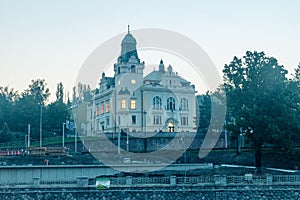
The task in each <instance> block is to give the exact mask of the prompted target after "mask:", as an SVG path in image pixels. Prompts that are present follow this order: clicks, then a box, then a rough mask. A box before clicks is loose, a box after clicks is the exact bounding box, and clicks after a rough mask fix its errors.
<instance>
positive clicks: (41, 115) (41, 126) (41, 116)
mask: <svg viewBox="0 0 300 200" xmlns="http://www.w3.org/2000/svg"><path fill="white" fill-rule="evenodd" d="M40 106H41V113H40V147H42V134H43V133H42V128H43V124H42V120H43V105H42V104H40Z"/></svg>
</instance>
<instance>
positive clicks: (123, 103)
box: [121, 99, 126, 109]
mask: <svg viewBox="0 0 300 200" xmlns="http://www.w3.org/2000/svg"><path fill="white" fill-rule="evenodd" d="M121 108H122V109H125V108H126V100H125V99H123V100H122V102H121Z"/></svg>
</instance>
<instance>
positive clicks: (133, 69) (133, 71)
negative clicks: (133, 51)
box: [130, 65, 136, 73]
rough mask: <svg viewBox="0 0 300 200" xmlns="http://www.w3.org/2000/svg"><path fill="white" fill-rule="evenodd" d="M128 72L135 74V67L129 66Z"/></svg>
mask: <svg viewBox="0 0 300 200" xmlns="http://www.w3.org/2000/svg"><path fill="white" fill-rule="evenodd" d="M130 71H131V72H132V73H136V69H135V65H131V67H130Z"/></svg>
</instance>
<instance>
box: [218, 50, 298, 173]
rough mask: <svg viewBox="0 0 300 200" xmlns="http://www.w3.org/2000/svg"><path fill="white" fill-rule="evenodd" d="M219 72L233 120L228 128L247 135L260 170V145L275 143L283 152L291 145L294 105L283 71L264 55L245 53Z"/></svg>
mask: <svg viewBox="0 0 300 200" xmlns="http://www.w3.org/2000/svg"><path fill="white" fill-rule="evenodd" d="M223 72H224V87H225V91H226V96H227V110H228V112H229V113H231V115H232V117H234V119H235V124H234V125H232V126H231V127H228V128H230V129H231V131H232V132H233V133H235V134H236V135H238V134H245V135H247V136H248V138H249V139H250V141H251V143H252V146H253V148H254V151H255V163H256V167H257V170H258V171H260V170H261V166H262V165H261V160H262V147H263V145H264V144H266V143H272V144H275V145H276V146H277V147H279V148H280V149H281V150H284V151H290V150H291V149H292V146H293V145H292V144H293V141H292V136H293V133H294V131H295V129H293V127H294V115H295V110H294V109H295V104H294V102H293V91H292V90H290V89H289V88H288V84H287V83H288V80H287V78H286V74H287V71H286V70H285V69H284V67H283V66H281V65H279V64H278V62H277V60H276V59H275V58H273V57H267V56H266V55H265V54H264V52H256V51H254V52H250V51H248V52H246V55H245V56H244V57H243V58H241V59H240V58H237V57H234V59H233V61H232V62H231V63H230V64H229V65H225V67H224V70H223Z"/></svg>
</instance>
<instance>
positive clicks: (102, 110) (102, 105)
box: [101, 103, 104, 114]
mask: <svg viewBox="0 0 300 200" xmlns="http://www.w3.org/2000/svg"><path fill="white" fill-rule="evenodd" d="M103 113H104V104H103V103H102V104H101V114H103Z"/></svg>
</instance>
